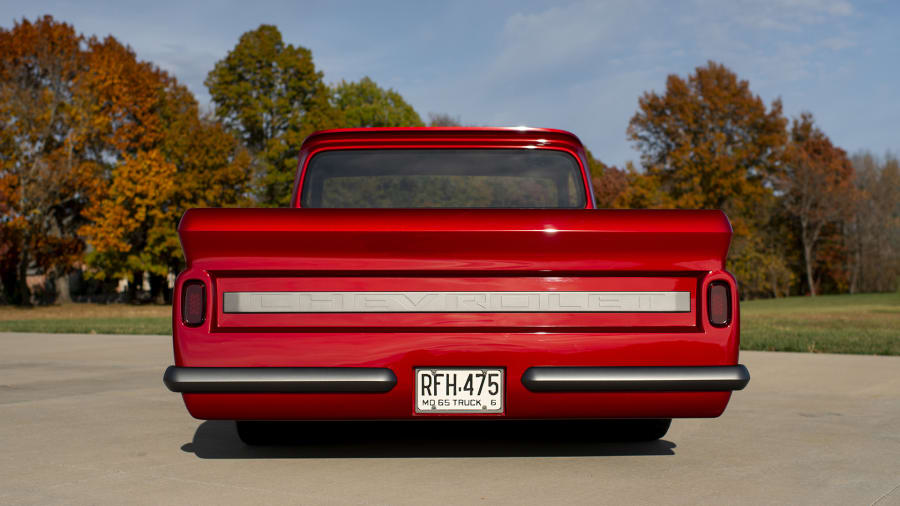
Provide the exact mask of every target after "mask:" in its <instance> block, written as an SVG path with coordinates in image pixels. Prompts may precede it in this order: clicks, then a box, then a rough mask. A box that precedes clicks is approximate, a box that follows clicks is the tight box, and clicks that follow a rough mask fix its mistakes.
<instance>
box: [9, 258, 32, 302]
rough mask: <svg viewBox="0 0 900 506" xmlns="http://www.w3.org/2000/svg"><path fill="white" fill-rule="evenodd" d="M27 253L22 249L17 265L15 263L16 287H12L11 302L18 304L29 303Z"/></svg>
mask: <svg viewBox="0 0 900 506" xmlns="http://www.w3.org/2000/svg"><path fill="white" fill-rule="evenodd" d="M28 262H29V260H28V253H27V252H26V251H24V250H23V251H22V252H21V253H20V256H19V265H17V266H16V267H17V271H18V272H17V273H16V277H17V279H16V287H15V288H14V292H13V293H14V298H13V300H12V303H13V304H17V305H19V306H30V305H31V290H30V289H29V288H28Z"/></svg>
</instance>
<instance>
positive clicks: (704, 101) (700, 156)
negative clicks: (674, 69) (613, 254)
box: [628, 62, 786, 220]
mask: <svg viewBox="0 0 900 506" xmlns="http://www.w3.org/2000/svg"><path fill="white" fill-rule="evenodd" d="M638 104H639V110H638V112H637V113H636V114H635V115H634V117H632V118H631V121H630V123H629V125H628V136H629V138H630V139H631V140H632V141H634V142H635V145H636V146H637V148H638V150H640V152H641V161H642V163H643V165H644V168H645V170H646V171H647V173H648V174H650V175H652V176H655V177H658V178H659V179H660V182H661V184H662V186H663V188H664V189H665V190H666V192H667V193H668V194H669V195H670V196H671V197H672V198H673V205H674V206H675V207H681V208H705V209H724V210H725V211H726V212H728V213H729V215H730V216H732V218H733V219H738V220H749V219H750V218H751V217H752V215H753V210H754V208H755V207H756V205H757V204H758V203H759V202H760V201H761V200H762V199H763V198H764V197H765V196H766V195H767V194H768V193H770V190H769V189H768V188H767V186H766V182H767V180H768V178H769V177H770V176H771V175H772V174H773V173H774V172H775V171H776V170H777V168H778V165H779V162H780V161H781V151H782V148H783V146H784V143H785V124H786V120H785V119H784V117H783V116H782V113H781V102H780V101H779V100H776V101H774V102H773V103H772V105H771V107H770V108H766V105H765V104H764V103H763V101H762V99H760V98H759V96H757V95H754V94H753V93H752V92H751V91H750V85H749V83H748V82H747V81H744V80H739V79H738V77H737V75H735V74H734V72H732V71H731V70H729V69H728V68H726V67H725V66H724V65H720V64H717V63H715V62H709V63H708V64H707V65H706V66H704V67H698V68H697V69H696V70H695V72H694V73H693V74H691V75H689V76H688V77H687V79H682V78H681V77H679V76H677V75H674V74H673V75H670V76H669V77H668V79H667V81H666V92H665V93H664V94H662V95H659V94H657V93H655V92H647V93H644V95H643V96H642V97H641V98H640V99H639V102H638Z"/></svg>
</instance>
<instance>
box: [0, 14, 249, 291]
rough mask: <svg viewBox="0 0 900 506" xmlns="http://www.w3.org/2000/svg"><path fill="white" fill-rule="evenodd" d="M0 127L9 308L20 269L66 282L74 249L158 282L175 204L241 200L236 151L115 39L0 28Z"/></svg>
mask: <svg viewBox="0 0 900 506" xmlns="http://www.w3.org/2000/svg"><path fill="white" fill-rule="evenodd" d="M0 125H2V130H0V201H2V204H0V213H2V214H0V240H2V243H0V251H2V252H3V260H2V262H0V281H2V283H3V289H4V294H5V297H4V299H6V300H7V301H9V302H14V303H23V304H27V303H29V302H30V300H31V296H30V294H29V292H28V288H27V285H26V284H25V277H26V275H27V274H29V273H30V272H38V273H47V274H51V275H53V276H55V277H57V278H58V279H66V276H65V274H66V273H67V272H68V271H69V270H70V269H72V268H73V267H74V266H75V265H76V264H78V263H79V262H81V261H82V259H83V258H84V252H85V250H86V249H88V250H89V251H90V253H89V254H88V256H87V263H88V264H89V265H90V266H91V267H92V269H91V271H90V272H91V273H92V274H93V275H95V276H96V277H100V278H113V279H115V278H118V277H122V276H125V277H128V278H131V279H132V280H134V281H138V279H136V278H138V277H140V275H141V273H142V272H145V271H147V272H150V273H152V274H153V276H152V277H151V281H154V280H155V285H156V286H157V287H160V285H161V282H160V280H161V279H162V278H163V276H164V275H165V274H166V273H168V272H171V271H177V270H178V269H179V268H180V265H181V262H182V258H181V252H180V247H179V245H178V241H177V237H176V234H175V226H176V224H177V221H178V219H179V218H180V216H181V214H182V213H183V212H184V210H185V209H186V208H189V207H196V206H229V205H237V204H238V203H240V202H242V201H243V199H245V195H246V193H247V188H246V187H247V184H248V174H249V166H250V159H249V156H248V155H247V153H246V150H244V149H243V148H242V146H241V144H240V141H239V140H238V139H237V138H235V137H234V136H233V135H232V134H230V133H229V132H227V131H226V130H225V129H224V128H223V127H222V126H220V125H218V124H216V123H215V122H213V121H210V120H209V119H208V118H205V117H202V116H201V115H200V113H199V109H198V106H197V103H196V100H195V99H194V97H193V96H192V95H191V93H190V92H189V91H188V90H187V89H186V88H185V87H183V86H181V85H179V84H178V82H177V81H176V80H175V79H174V78H173V77H171V76H169V75H168V74H166V73H165V72H163V71H161V70H160V69H158V68H157V67H155V66H154V65H152V64H150V63H147V62H143V61H139V60H138V59H137V58H136V57H135V54H134V52H133V51H132V50H131V49H130V48H128V47H127V46H124V45H122V44H121V43H119V42H118V41H117V40H116V39H114V38H112V37H107V38H105V39H102V40H100V39H97V38H90V39H85V38H84V37H83V36H82V35H80V34H77V33H76V32H75V30H74V28H73V27H72V26H71V25H68V24H65V23H60V22H57V21H55V20H54V19H53V18H51V17H49V16H45V17H43V18H41V19H39V20H36V21H34V22H30V21H28V20H23V21H22V22H21V23H16V24H15V25H14V27H13V28H12V29H10V30H6V29H0ZM86 246H88V248H86ZM151 284H154V283H151ZM132 286H134V283H132ZM57 291H58V292H59V294H60V295H67V294H68V289H67V287H66V286H58V290H57Z"/></svg>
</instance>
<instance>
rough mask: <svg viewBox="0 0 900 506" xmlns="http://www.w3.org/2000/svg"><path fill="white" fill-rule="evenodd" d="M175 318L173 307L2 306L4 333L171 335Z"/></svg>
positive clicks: (0, 323)
mask: <svg viewBox="0 0 900 506" xmlns="http://www.w3.org/2000/svg"><path fill="white" fill-rule="evenodd" d="M171 315H172V308H171V307H169V306H155V305H145V306H135V305H130V304H64V305H61V306H43V307H32V308H17V307H9V306H0V332H54V333H69V334H163V335H165V334H170V335H171V332H172V316H171Z"/></svg>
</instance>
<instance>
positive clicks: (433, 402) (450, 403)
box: [416, 367, 505, 413]
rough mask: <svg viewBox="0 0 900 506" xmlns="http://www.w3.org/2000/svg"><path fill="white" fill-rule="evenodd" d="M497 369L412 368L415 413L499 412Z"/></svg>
mask: <svg viewBox="0 0 900 506" xmlns="http://www.w3.org/2000/svg"><path fill="white" fill-rule="evenodd" d="M504 386H505V384H504V375H503V369H501V368H496V367H494V368H490V367H485V368H452V369H449V368H444V369H437V368H429V367H421V368H416V412H417V413H502V412H503V391H504Z"/></svg>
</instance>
